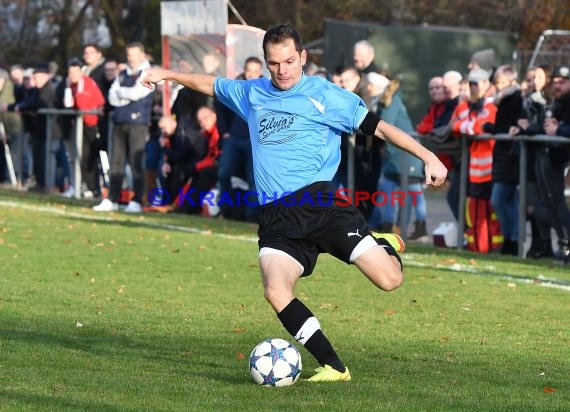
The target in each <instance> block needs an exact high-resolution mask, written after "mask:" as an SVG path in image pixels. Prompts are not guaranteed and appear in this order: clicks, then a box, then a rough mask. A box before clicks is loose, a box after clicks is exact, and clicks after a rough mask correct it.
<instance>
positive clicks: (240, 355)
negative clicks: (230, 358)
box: [236, 352, 245, 360]
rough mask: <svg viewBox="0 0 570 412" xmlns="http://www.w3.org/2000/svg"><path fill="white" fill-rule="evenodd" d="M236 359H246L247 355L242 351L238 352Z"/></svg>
mask: <svg viewBox="0 0 570 412" xmlns="http://www.w3.org/2000/svg"><path fill="white" fill-rule="evenodd" d="M236 359H237V360H244V359H245V355H244V354H243V353H241V352H238V353H236Z"/></svg>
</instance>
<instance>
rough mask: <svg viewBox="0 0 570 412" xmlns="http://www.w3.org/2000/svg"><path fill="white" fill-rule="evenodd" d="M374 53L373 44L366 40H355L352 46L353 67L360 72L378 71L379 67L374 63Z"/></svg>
mask: <svg viewBox="0 0 570 412" xmlns="http://www.w3.org/2000/svg"><path fill="white" fill-rule="evenodd" d="M374 55H375V53H374V46H372V44H371V43H370V42H369V41H368V40H360V41H357V42H356V43H355V44H354V48H353V60H354V67H355V68H356V69H357V70H358V71H360V73H370V72H376V73H380V69H379V68H378V66H376V63H374ZM382 74H383V73H382Z"/></svg>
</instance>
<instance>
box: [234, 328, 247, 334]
mask: <svg viewBox="0 0 570 412" xmlns="http://www.w3.org/2000/svg"><path fill="white" fill-rule="evenodd" d="M244 332H245V329H244V328H234V333H244Z"/></svg>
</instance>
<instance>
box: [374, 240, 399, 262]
mask: <svg viewBox="0 0 570 412" xmlns="http://www.w3.org/2000/svg"><path fill="white" fill-rule="evenodd" d="M375 239H376V238H375ZM376 243H378V244H379V245H380V246H382V247H383V248H384V250H385V251H386V253H388V254H389V255H390V256H394V257H395V258H396V259H398V262H400V268H402V269H403V268H404V265H403V263H402V259H401V258H400V255H399V254H398V252H396V249H394V248H393V247H392V245H391V244H390V243H389V242H388V241H387V240H386V239H382V238H377V239H376Z"/></svg>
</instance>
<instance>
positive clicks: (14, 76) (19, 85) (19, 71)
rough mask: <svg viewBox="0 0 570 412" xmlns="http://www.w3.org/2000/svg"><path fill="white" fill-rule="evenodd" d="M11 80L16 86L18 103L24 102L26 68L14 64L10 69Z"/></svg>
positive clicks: (15, 94)
mask: <svg viewBox="0 0 570 412" xmlns="http://www.w3.org/2000/svg"><path fill="white" fill-rule="evenodd" d="M10 80H12V83H13V84H14V96H15V98H16V101H18V100H22V97H21V96H22V95H23V93H24V67H23V66H22V65H21V64H14V65H13V66H11V67H10Z"/></svg>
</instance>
